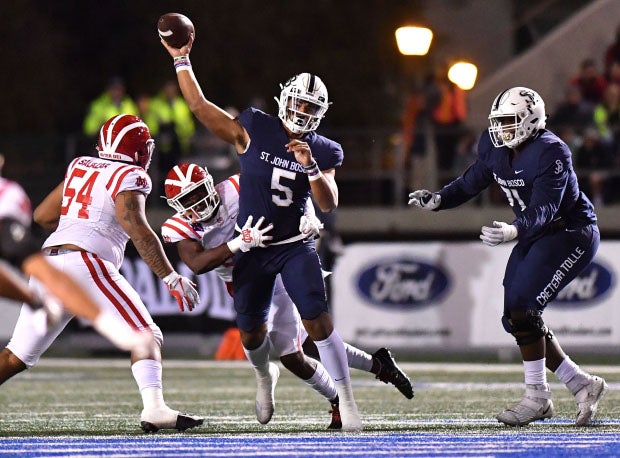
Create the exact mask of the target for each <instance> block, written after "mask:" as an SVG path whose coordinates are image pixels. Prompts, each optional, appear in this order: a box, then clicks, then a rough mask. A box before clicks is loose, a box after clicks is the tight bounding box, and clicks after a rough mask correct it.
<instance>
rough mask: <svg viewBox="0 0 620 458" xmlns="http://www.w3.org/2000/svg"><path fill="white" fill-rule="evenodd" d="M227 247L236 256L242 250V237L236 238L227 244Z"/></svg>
mask: <svg viewBox="0 0 620 458" xmlns="http://www.w3.org/2000/svg"><path fill="white" fill-rule="evenodd" d="M226 245H227V246H228V249H229V250H230V252H231V253H232V254H235V253H236V252H237V251H239V250H240V249H241V237H240V236H239V237H235V238H234V239H232V240H231V241H230V242H227V243H226Z"/></svg>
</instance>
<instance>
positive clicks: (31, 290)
mask: <svg viewBox="0 0 620 458" xmlns="http://www.w3.org/2000/svg"><path fill="white" fill-rule="evenodd" d="M0 162H1V161H0ZM31 222H32V211H31V205H30V199H28V196H27V195H26V193H25V192H24V190H23V189H22V187H21V186H20V185H19V184H17V183H16V182H14V181H11V180H7V179H6V178H3V177H0V258H1V259H2V260H4V261H7V262H8V263H9V264H10V265H12V266H13V267H15V268H16V269H19V270H21V271H22V272H23V273H25V274H26V275H28V276H30V283H29V284H28V283H26V281H25V280H24V279H23V278H22V277H20V276H18V275H17V274H16V273H15V271H14V270H12V269H10V268H9V267H8V266H7V265H6V264H0V295H1V296H3V297H7V298H9V299H13V300H16V301H20V302H23V303H24V304H25V305H24V306H23V307H22V310H21V315H20V316H24V317H28V318H27V319H28V321H30V322H31V323H32V327H31V329H30V331H31V337H32V338H33V339H34V338H36V336H42V335H43V334H45V332H46V331H47V328H48V324H55V323H57V322H58V321H59V320H60V319H61V317H62V314H63V310H62V307H63V305H64V307H65V309H66V310H67V312H68V313H71V314H73V315H77V316H79V317H81V318H84V319H86V320H88V321H90V322H91V323H92V324H93V326H94V327H95V329H97V330H98V331H99V332H100V333H101V334H102V335H104V336H106V337H107V338H108V339H109V340H110V341H111V342H113V343H114V344H115V345H116V346H118V347H119V348H120V349H122V350H133V351H136V352H142V353H144V352H145V351H146V349H147V346H148V345H149V344H150V343H151V341H152V336H151V335H150V334H147V333H140V332H138V331H135V330H133V329H123V328H122V327H120V326H122V322H121V321H120V319H119V317H117V316H116V315H115V314H112V313H110V312H108V311H106V310H102V309H100V308H99V307H98V306H97V304H96V303H95V302H94V301H93V299H92V298H91V297H90V296H89V295H88V293H87V292H86V291H85V290H84V289H83V288H81V287H80V286H79V285H78V283H77V282H76V281H75V280H74V279H73V278H71V277H70V276H69V275H67V274H65V273H64V272H62V271H60V270H58V269H57V268H56V267H54V266H53V265H52V264H51V263H49V262H48V261H47V258H46V257H45V256H43V253H41V239H40V237H39V236H38V235H39V234H37V233H36V231H34V230H33V228H32V227H31ZM52 294H53V295H52ZM58 300H60V301H62V303H63V305H61V304H60V303H59V302H58ZM23 319H26V318H23ZM25 369H26V365H25V364H24V363H23V362H22V361H21V360H20V359H19V358H18V357H17V356H15V355H14V354H13V352H11V350H9V349H8V348H4V349H3V350H2V351H0V384H2V383H4V382H5V381H6V380H8V379H9V378H10V377H11V376H13V375H15V373H18V372H21V371H23V370H25Z"/></svg>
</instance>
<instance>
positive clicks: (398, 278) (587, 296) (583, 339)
mask: <svg viewBox="0 0 620 458" xmlns="http://www.w3.org/2000/svg"><path fill="white" fill-rule="evenodd" d="M512 246H513V245H511V244H506V245H500V246H497V247H492V248H491V247H487V246H484V245H482V244H481V243H476V242H466V243H449V242H429V243H356V244H351V245H347V246H346V247H345V250H344V254H343V255H342V256H340V257H339V258H338V260H337V262H336V265H335V267H334V272H333V280H332V293H333V294H332V311H333V314H334V320H335V323H336V327H337V329H338V331H339V333H340V334H341V336H342V337H343V339H344V340H346V341H350V342H352V343H356V344H359V345H362V346H363V345H367V346H371V347H372V346H376V345H377V344H381V345H388V346H392V347H399V348H408V349H416V348H423V347H427V348H429V347H433V348H446V349H468V348H483V347H499V346H513V345H514V339H513V337H512V336H510V335H509V334H507V333H506V332H505V331H504V328H503V327H502V325H501V321H500V320H501V316H502V312H503V287H502V279H503V275H504V268H505V265H506V261H507V259H508V256H509V254H510V251H511V249H512ZM569 262H570V261H569ZM619 273H620V242H603V243H602V244H601V246H600V249H599V252H598V255H597V257H596V258H595V260H594V262H593V263H592V264H591V265H590V267H589V268H588V269H586V271H584V272H583V273H582V274H581V275H580V276H579V277H578V278H577V279H575V280H574V281H573V282H572V283H571V284H570V285H568V286H567V287H566V288H565V289H564V290H563V291H562V292H561V294H560V295H559V296H558V298H557V299H556V300H555V301H553V302H551V303H549V304H548V305H547V309H546V311H545V314H544V319H545V322H546V323H547V324H548V325H549V326H550V327H551V328H552V329H553V331H554V332H555V334H556V335H557V336H558V338H560V339H561V342H562V343H563V344H579V345H602V344H618V343H620V310H619V308H618V307H617V306H615V305H614V304H618V303H620V302H619V301H620V291H619V289H618V287H617V285H616V279H617V278H618V274H619ZM561 274H562V273H561V272H558V273H557V275H561ZM532 275H536V272H532ZM556 280H557V278H555V279H554V278H552V279H550V284H549V285H548V288H553V284H554V281H556ZM544 295H545V292H544V291H541V296H540V300H541V301H542V302H544Z"/></svg>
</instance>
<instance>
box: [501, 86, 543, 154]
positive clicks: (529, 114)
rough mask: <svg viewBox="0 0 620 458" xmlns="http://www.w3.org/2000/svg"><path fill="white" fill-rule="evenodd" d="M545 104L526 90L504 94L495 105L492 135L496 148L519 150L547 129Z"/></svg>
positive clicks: (510, 91)
mask: <svg viewBox="0 0 620 458" xmlns="http://www.w3.org/2000/svg"><path fill="white" fill-rule="evenodd" d="M546 119H547V115H546V114H545V103H544V102H543V100H542V98H541V97H540V95H538V93H537V92H536V91H534V90H532V89H528V88H526V87H513V88H511V89H507V90H505V91H503V92H501V93H500V94H499V95H498V96H497V97H496V98H495V100H494V101H493V104H492V105H491V112H490V114H489V124H490V126H489V135H490V137H491V141H492V142H493V146H495V147H496V148H499V147H501V146H507V147H509V148H516V147H517V146H519V145H520V144H521V143H523V142H524V141H526V140H527V139H529V138H531V137H533V136H534V135H536V133H537V132H538V131H539V130H540V129H544V128H545V124H546Z"/></svg>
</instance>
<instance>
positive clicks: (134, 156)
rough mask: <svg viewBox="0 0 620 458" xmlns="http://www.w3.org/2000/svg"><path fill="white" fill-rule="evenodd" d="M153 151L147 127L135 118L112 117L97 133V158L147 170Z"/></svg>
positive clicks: (125, 116) (153, 145)
mask: <svg viewBox="0 0 620 458" xmlns="http://www.w3.org/2000/svg"><path fill="white" fill-rule="evenodd" d="M154 150H155V142H154V141H153V139H152V138H151V133H150V132H149V128H148V126H147V125H146V124H145V123H144V121H142V120H141V119H140V118H138V117H137V116H133V115H128V114H121V115H117V116H114V117H112V118H110V119H108V121H106V123H105V124H104V125H103V127H102V128H101V130H100V131H99V140H98V142H97V151H98V153H99V157H100V158H102V159H108V160H111V161H121V162H129V163H132V164H136V165H139V166H140V167H142V168H143V169H144V170H148V168H149V165H150V163H151V157H152V155H153V151H154Z"/></svg>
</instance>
